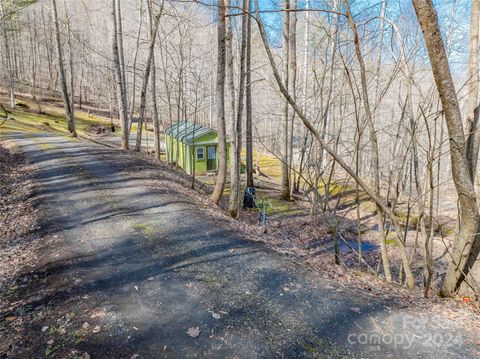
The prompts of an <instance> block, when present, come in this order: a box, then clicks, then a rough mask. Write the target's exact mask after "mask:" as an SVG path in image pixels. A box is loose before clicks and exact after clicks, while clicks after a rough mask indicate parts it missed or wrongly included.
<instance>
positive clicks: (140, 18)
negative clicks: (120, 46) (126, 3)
mask: <svg viewBox="0 0 480 359" xmlns="http://www.w3.org/2000/svg"><path fill="white" fill-rule="evenodd" d="M142 25H143V0H140V11H139V16H138V30H137V40H136V44H135V54H134V55H133V69H132V71H133V79H132V100H131V101H130V115H129V124H128V132H129V133H130V132H131V130H132V123H133V115H134V112H135V101H136V96H137V94H136V90H137V60H138V52H139V50H140V35H141V34H142Z"/></svg>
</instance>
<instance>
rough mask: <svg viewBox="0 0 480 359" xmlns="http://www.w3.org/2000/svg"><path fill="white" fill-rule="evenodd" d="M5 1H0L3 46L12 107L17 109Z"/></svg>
mask: <svg viewBox="0 0 480 359" xmlns="http://www.w3.org/2000/svg"><path fill="white" fill-rule="evenodd" d="M3 1H4V0H0V15H1V16H2V32H3V44H4V46H5V62H6V65H7V76H8V90H9V93H10V107H12V108H13V107H15V80H14V78H13V69H12V57H11V56H12V55H11V53H10V40H9V38H8V31H7V14H6V12H5V7H4V4H3Z"/></svg>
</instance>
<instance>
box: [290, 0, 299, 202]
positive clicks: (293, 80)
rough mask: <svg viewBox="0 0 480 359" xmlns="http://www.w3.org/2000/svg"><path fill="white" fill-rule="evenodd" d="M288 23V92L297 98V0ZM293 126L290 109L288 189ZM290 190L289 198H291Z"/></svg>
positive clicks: (294, 0) (291, 168) (291, 166)
mask: <svg viewBox="0 0 480 359" xmlns="http://www.w3.org/2000/svg"><path fill="white" fill-rule="evenodd" d="M290 10H291V11H290V24H289V34H288V49H289V50H288V52H289V56H290V60H289V61H290V67H289V71H288V75H289V76H290V80H289V82H288V83H289V86H290V88H291V91H290V93H291V94H292V97H293V99H294V100H296V98H297V88H296V86H297V13H296V10H297V0H291V2H290ZM294 128H295V111H291V115H290V124H289V134H288V180H289V190H290V191H292V190H293V186H292V185H291V183H290V182H291V181H292V170H293V130H294ZM291 198H292V197H291V192H290V199H291Z"/></svg>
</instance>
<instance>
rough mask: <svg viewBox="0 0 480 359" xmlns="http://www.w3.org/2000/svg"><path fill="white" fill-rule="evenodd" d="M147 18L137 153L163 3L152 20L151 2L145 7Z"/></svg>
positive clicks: (136, 143)
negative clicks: (147, 28) (147, 38)
mask: <svg viewBox="0 0 480 359" xmlns="http://www.w3.org/2000/svg"><path fill="white" fill-rule="evenodd" d="M147 8H148V16H149V18H150V28H151V31H150V45H149V48H148V58H147V64H146V66H145V74H144V75H143V83H142V92H141V94H140V115H139V117H138V126H137V138H136V142H135V151H137V152H139V151H140V149H141V147H142V129H143V121H144V119H145V106H146V102H147V87H148V82H149V80H150V72H151V70H152V64H153V56H154V52H155V41H156V39H157V32H158V25H159V23H160V18H161V17H162V12H163V3H162V5H161V8H160V11H159V12H158V13H157V14H156V15H155V18H153V15H152V10H153V9H152V3H151V1H150V2H149V3H148V5H147Z"/></svg>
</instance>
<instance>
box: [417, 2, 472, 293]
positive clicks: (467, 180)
mask: <svg viewBox="0 0 480 359" xmlns="http://www.w3.org/2000/svg"><path fill="white" fill-rule="evenodd" d="M413 5H414V7H415V12H416V14H417V18H418V22H419V23H420V27H421V29H422V32H423V37H424V39H425V44H426V47H427V50H428V55H429V58H430V63H431V65H432V72H433V76H434V78H435V83H436V85H437V90H438V94H439V97H440V100H441V102H442V107H443V111H444V114H445V122H446V125H447V130H448V134H449V137H450V159H451V166H452V178H453V182H454V184H455V188H456V190H457V194H458V205H459V231H458V234H457V238H456V240H455V243H454V247H453V251H452V253H451V256H452V261H451V263H450V265H449V267H448V270H447V274H446V276H445V278H444V281H443V286H442V294H443V295H445V296H452V295H454V294H455V293H457V292H458V291H459V290H460V291H461V292H463V293H467V292H471V291H472V290H473V291H476V292H477V293H478V279H479V278H480V276H479V274H480V272H479V267H480V265H479V261H478V256H479V253H480V239H479V237H478V233H479V229H480V227H479V225H480V218H479V211H478V205H477V199H476V194H475V189H474V186H473V182H472V180H471V177H470V166H469V164H468V161H467V158H466V154H465V148H466V147H465V134H464V132H463V126H462V116H461V113H460V106H459V104H458V99H457V93H456V90H455V85H454V82H453V78H452V75H451V72H450V66H449V64H448V57H447V53H446V51H445V45H444V42H443V39H442V36H441V32H440V28H439V25H438V17H437V13H436V11H435V8H434V7H433V4H432V1H431V0H413Z"/></svg>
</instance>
